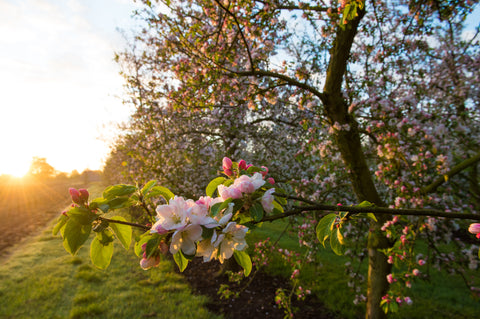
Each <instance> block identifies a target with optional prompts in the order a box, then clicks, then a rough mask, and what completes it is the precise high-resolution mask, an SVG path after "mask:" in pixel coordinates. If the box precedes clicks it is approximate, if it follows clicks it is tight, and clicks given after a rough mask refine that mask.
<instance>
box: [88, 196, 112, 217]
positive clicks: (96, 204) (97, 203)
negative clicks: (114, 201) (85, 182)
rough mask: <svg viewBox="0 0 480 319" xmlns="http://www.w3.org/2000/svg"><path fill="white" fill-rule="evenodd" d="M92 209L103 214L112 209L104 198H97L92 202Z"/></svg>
mask: <svg viewBox="0 0 480 319" xmlns="http://www.w3.org/2000/svg"><path fill="white" fill-rule="evenodd" d="M90 208H91V209H93V210H95V209H97V208H98V209H101V210H102V212H104V213H106V212H108V210H109V209H110V207H109V206H108V199H105V198H103V197H100V198H95V199H94V200H92V201H91V202H90Z"/></svg>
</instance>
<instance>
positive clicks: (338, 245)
mask: <svg viewBox="0 0 480 319" xmlns="http://www.w3.org/2000/svg"><path fill="white" fill-rule="evenodd" d="M344 244H345V242H344V240H343V235H342V233H341V232H340V228H335V229H334V231H333V232H332V235H331V236H330V247H332V250H333V252H334V253H335V254H337V255H343V254H344V252H345V245H344Z"/></svg>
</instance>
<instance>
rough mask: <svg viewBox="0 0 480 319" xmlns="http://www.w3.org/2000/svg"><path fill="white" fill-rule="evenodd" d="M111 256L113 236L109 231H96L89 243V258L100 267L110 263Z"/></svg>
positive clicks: (104, 267) (102, 267) (105, 266)
mask: <svg viewBox="0 0 480 319" xmlns="http://www.w3.org/2000/svg"><path fill="white" fill-rule="evenodd" d="M112 256H113V237H112V233H111V232H110V231H108V230H107V231H104V232H102V233H98V234H97V236H95V238H94V239H93V240H92V243H91V244H90V259H91V260H92V263H93V264H94V265H95V266H97V267H98V268H100V269H106V268H107V267H108V265H110V261H111V260H112Z"/></svg>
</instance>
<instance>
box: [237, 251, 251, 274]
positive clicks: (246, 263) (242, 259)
mask: <svg viewBox="0 0 480 319" xmlns="http://www.w3.org/2000/svg"><path fill="white" fill-rule="evenodd" d="M233 256H234V257H235V260H236V261H237V263H238V264H239V265H240V266H242V268H243V273H244V274H245V276H246V277H248V275H250V272H251V271H252V260H251V259H250V256H249V255H248V254H247V253H246V252H245V251H238V250H234V251H233Z"/></svg>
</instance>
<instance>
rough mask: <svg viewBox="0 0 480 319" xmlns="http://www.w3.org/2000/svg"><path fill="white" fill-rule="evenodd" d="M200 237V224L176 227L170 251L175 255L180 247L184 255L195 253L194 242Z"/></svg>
mask: <svg viewBox="0 0 480 319" xmlns="http://www.w3.org/2000/svg"><path fill="white" fill-rule="evenodd" d="M201 238H202V227H201V226H200V225H195V224H190V225H188V226H186V227H184V228H181V229H178V230H176V231H175V232H174V233H173V236H172V242H171V243H170V253H171V254H172V255H175V254H176V253H177V252H178V251H179V250H180V249H181V250H182V251H183V252H184V253H185V254H186V255H195V250H196V245H195V242H196V241H197V240H200V239H201Z"/></svg>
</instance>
